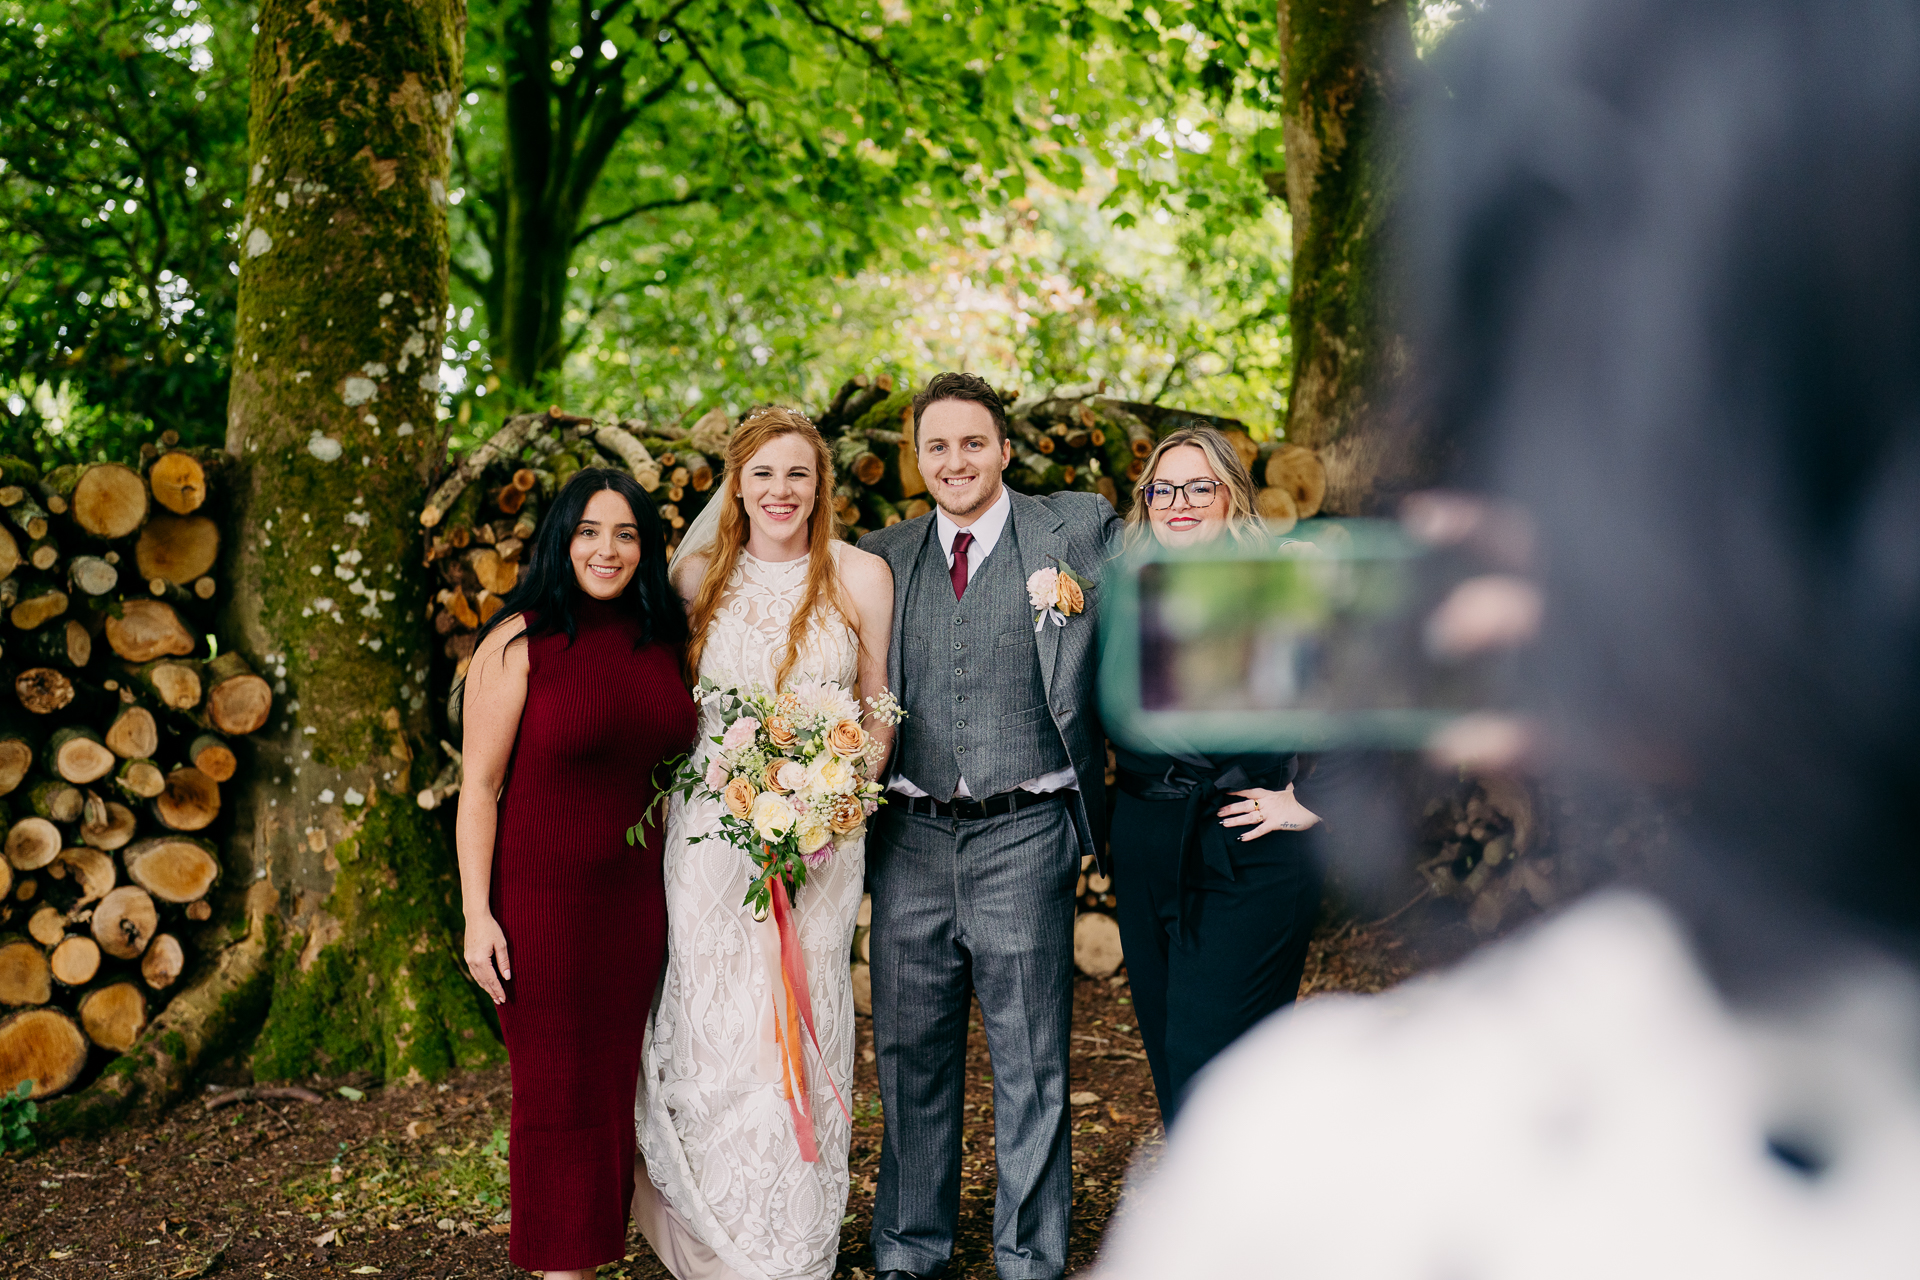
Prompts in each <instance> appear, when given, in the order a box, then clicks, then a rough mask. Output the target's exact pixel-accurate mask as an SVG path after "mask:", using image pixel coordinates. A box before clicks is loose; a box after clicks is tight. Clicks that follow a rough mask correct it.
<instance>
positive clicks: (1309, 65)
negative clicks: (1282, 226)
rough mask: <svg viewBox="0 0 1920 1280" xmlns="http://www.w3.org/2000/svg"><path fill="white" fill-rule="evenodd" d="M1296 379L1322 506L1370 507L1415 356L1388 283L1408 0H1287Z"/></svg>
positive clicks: (1299, 415) (1282, 12)
mask: <svg viewBox="0 0 1920 1280" xmlns="http://www.w3.org/2000/svg"><path fill="white" fill-rule="evenodd" d="M1279 20H1280V21H1279V25H1280V46H1281V52H1282V55H1283V57H1284V58H1285V60H1286V79H1285V89H1284V94H1283V96H1284V101H1283V104H1282V109H1283V111H1284V119H1283V125H1284V134H1285V142H1286V155H1287V205H1288V208H1289V210H1290V211H1291V213H1292V215H1293V289H1292V298H1291V301H1290V303H1289V305H1288V320H1289V323H1290V327H1291V329H1292V334H1293V389H1292V394H1291V396H1290V398H1289V400H1288V404H1287V424H1286V431H1287V438H1288V439H1290V440H1293V441H1295V442H1297V443H1300V444H1304V445H1307V446H1309V447H1312V448H1315V449H1318V450H1320V452H1321V456H1322V458H1323V460H1324V461H1325V462H1326V465H1327V481H1328V488H1327V502H1326V508H1325V509H1326V510H1327V511H1328V512H1329V513H1332V514H1342V515H1355V514H1362V513H1365V512H1368V511H1369V510H1370V509H1371V508H1372V506H1373V500H1374V498H1375V495H1376V489H1377V486H1378V485H1379V483H1380V481H1381V480H1382V479H1383V472H1385V471H1386V470H1388V469H1392V468H1394V467H1395V465H1396V463H1397V461H1398V460H1397V459H1394V458H1392V457H1391V456H1390V455H1389V449H1388V445H1389V442H1390V441H1391V440H1392V439H1393V438H1394V433H1392V432H1390V431H1388V430H1387V429H1386V423H1385V421H1384V418H1385V416H1386V414H1387V412H1389V407H1390V401H1391V395H1392V388H1393V386H1394V383H1395V382H1396V380H1397V379H1398V378H1399V376H1400V374H1401V372H1402V368H1403V366H1404V364H1405V362H1406V355H1405V353H1404V350H1403V348H1402V344H1401V341H1400V339H1399V337H1398V336H1397V334H1396V333H1395V327H1396V326H1395V323H1394V317H1393V314H1392V305H1391V294H1390V291H1389V289H1388V288H1387V287H1386V285H1387V268H1388V265H1389V264H1388V263H1387V261H1386V257H1387V254H1386V249H1387V237H1386V235H1385V228H1386V222H1387V218H1388V214H1389V212H1390V209H1391V206H1392V203H1393V201H1394V199H1395V196H1396V194H1397V188H1398V185H1399V181H1400V171H1401V162H1400V153H1401V147H1402V145H1403V136H1402V130H1401V127H1400V114H1401V107H1402V104H1403V101H1404V99H1405V97H1406V91H1405V86H1406V83H1407V80H1408V77H1409V76H1410V75H1411V74H1412V73H1413V71H1414V68H1415V66H1416V62H1415V59H1414V55H1413V36H1412V30H1411V27H1410V25H1409V22H1408V18H1407V9H1406V6H1405V5H1403V4H1401V3H1399V0H1280V6H1279Z"/></svg>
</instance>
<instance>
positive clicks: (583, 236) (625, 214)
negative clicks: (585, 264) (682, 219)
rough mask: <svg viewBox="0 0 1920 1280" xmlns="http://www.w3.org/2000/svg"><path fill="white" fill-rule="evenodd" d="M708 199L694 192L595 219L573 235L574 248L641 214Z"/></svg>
mask: <svg viewBox="0 0 1920 1280" xmlns="http://www.w3.org/2000/svg"><path fill="white" fill-rule="evenodd" d="M709 198H710V195H709V193H708V192H705V191H694V192H690V193H689V194H687V195H684V196H678V197H675V198H674V199H672V200H649V201H648V202H647V203H645V204H637V205H634V206H633V207H632V208H631V209H624V210H622V211H621V212H619V213H616V214H611V215H609V216H608V217H605V218H598V219H595V220H594V221H593V222H590V223H588V224H587V225H586V226H584V227H582V228H581V229H580V230H579V232H578V233H576V234H575V235H574V237H573V243H574V245H575V246H576V247H578V246H579V245H582V244H585V243H586V241H587V237H589V236H592V235H596V234H598V233H599V232H602V231H605V230H607V229H608V228H609V227H617V226H619V225H620V224H621V223H623V222H625V221H626V220H627V219H629V218H636V217H638V216H640V215H641V214H643V213H652V212H653V211H654V210H656V209H679V208H684V207H685V206H687V205H690V204H699V203H700V202H701V201H702V200H706V199H709Z"/></svg>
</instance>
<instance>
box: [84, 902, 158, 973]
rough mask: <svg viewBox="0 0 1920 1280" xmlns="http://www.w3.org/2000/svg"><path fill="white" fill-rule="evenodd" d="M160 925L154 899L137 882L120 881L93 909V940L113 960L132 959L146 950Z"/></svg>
mask: <svg viewBox="0 0 1920 1280" xmlns="http://www.w3.org/2000/svg"><path fill="white" fill-rule="evenodd" d="M159 924H160V915H159V913H158V912H157V911H156V910H155V909H154V905H153V898H152V897H150V896H149V895H148V893H147V891H146V890H145V889H142V888H140V887H139V886H137V885H130V884H123V885H121V886H120V887H119V888H118V889H115V890H114V891H113V892H112V893H109V894H108V895H107V896H106V897H104V898H102V899H101V900H100V905H99V906H97V907H95V908H94V910H93V940H94V941H95V942H98V943H99V944H100V949H101V950H102V951H104V952H106V953H107V954H108V955H110V956H112V957H113V958H114V959H116V960H132V959H134V958H135V957H136V956H138V955H139V954H140V953H141V952H143V951H145V950H146V949H147V943H149V942H151V941H152V940H153V935H154V932H155V930H156V929H158V927H159Z"/></svg>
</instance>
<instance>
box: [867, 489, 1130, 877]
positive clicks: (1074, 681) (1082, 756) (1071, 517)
mask: <svg viewBox="0 0 1920 1280" xmlns="http://www.w3.org/2000/svg"><path fill="white" fill-rule="evenodd" d="M1007 494H1008V496H1009V497H1010V498H1011V499H1012V504H1013V511H1012V514H1011V516H1010V517H1009V519H1011V521H1012V522H1013V529H1014V534H1015V536H1016V538H1017V539H1018V541H1019V544H1020V580H1021V582H1022V583H1023V584H1024V583H1025V581H1026V579H1027V578H1028V577H1030V576H1032V575H1033V573H1034V572H1035V571H1036V570H1039V569H1046V568H1052V567H1054V566H1055V564H1056V562H1059V563H1064V564H1066V565H1068V566H1070V567H1071V568H1072V569H1073V570H1074V572H1076V573H1078V574H1079V575H1080V576H1081V577H1082V578H1084V579H1086V581H1087V582H1089V583H1091V584H1092V585H1091V586H1089V587H1088V588H1087V593H1086V594H1087V609H1086V612H1085V613H1083V614H1079V615H1076V616H1074V617H1072V618H1069V619H1067V623H1066V625H1065V626H1063V627H1056V626H1054V625H1053V624H1052V623H1051V622H1049V623H1048V624H1047V625H1046V626H1044V627H1042V628H1041V629H1040V633H1039V635H1038V636H1037V637H1035V639H1036V640H1037V642H1038V644H1039V650H1040V676H1041V679H1042V681H1043V682H1044V683H1045V685H1046V690H1047V705H1048V707H1049V708H1050V709H1051V710H1052V713H1053V723H1054V726H1055V727H1056V728H1058V729H1059V731H1060V739H1061V741H1062V742H1063V743H1065V744H1066V748H1067V757H1068V759H1070V760H1071V761H1072V762H1073V771H1074V774H1075V775H1076V776H1077V777H1078V778H1079V780H1080V794H1079V799H1078V803H1077V804H1076V805H1075V809H1076V811H1077V812H1076V815H1075V816H1076V825H1077V826H1078V827H1079V830H1080V838H1081V842H1082V845H1083V848H1084V852H1086V853H1090V854H1092V855H1094V857H1095V858H1097V859H1099V860H1100V863H1101V865H1102V866H1104V865H1105V863H1106V847H1107V787H1106V772H1107V750H1106V748H1107V740H1106V734H1105V733H1104V732H1103V731H1102V730H1101V727H1100V707H1099V702H1098V694H1097V689H1098V682H1097V680H1096V679H1095V676H1096V673H1097V668H1098V664H1099V659H1100V645H1099V637H1098V635H1097V631H1098V625H1097V616H1098V611H1099V601H1100V574H1101V571H1102V569H1103V568H1104V567H1105V565H1106V561H1107V556H1108V554H1109V552H1110V549H1111V548H1112V546H1113V545H1114V544H1115V540H1116V539H1117V538H1118V537H1119V536H1120V530H1121V521H1120V517H1119V515H1118V514H1116V513H1115V511H1114V509H1113V505H1112V504H1111V503H1109V502H1108V501H1107V500H1106V499H1105V498H1103V497H1101V496H1100V495H1099V494H1097V493H1072V492H1063V493H1050V494H1047V495H1046V496H1045V497H1039V498H1036V497H1030V496H1028V495H1027V494H1024V493H1018V492H1016V491H1014V490H1013V489H1008V490H1007ZM934 519H935V517H934V515H933V513H931V512H929V513H928V514H926V515H924V516H920V517H918V518H917V519H913V520H905V521H902V522H901V523H899V524H896V525H892V526H889V527H888V528H885V529H876V530H874V531H873V532H872V533H870V534H868V535H867V536H866V537H864V538H862V539H860V549H861V550H863V551H871V552H873V553H874V554H875V555H877V556H880V557H882V558H883V559H885V560H886V562H887V564H888V566H889V567H890V568H891V569H892V570H893V642H892V645H891V646H890V649H889V652H888V654H887V685H888V687H889V688H891V689H893V690H894V691H895V692H896V693H901V692H902V686H901V661H900V643H901V637H902V635H903V634H904V633H905V625H904V622H905V615H906V607H907V596H908V591H909V589H910V588H911V587H912V585H913V574H914V572H915V570H916V569H918V567H919V565H920V560H921V553H922V551H923V550H924V548H925V546H926V542H927V539H928V538H930V537H932V536H933V529H934Z"/></svg>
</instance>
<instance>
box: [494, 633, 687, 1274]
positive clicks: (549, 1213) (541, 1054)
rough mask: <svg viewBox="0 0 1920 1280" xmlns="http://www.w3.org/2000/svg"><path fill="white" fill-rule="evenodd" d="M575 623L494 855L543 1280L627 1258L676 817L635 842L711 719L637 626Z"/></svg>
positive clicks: (533, 1259)
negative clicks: (640, 1097) (700, 723)
mask: <svg viewBox="0 0 1920 1280" xmlns="http://www.w3.org/2000/svg"><path fill="white" fill-rule="evenodd" d="M575 619H576V621H577V623H578V634H577V635H576V636H575V638H574V640H573V642H572V643H571V644H569V643H568V641H567V637H566V634H565V633H564V632H559V633H555V634H550V635H542V636H537V637H535V638H534V639H532V640H531V641H529V642H528V646H527V662H528V669H527V701H526V708H525V710H524V711H522V712H521V716H520V733H519V737H518V738H517V740H516V741H515V743H514V751H513V764H512V768H511V772H510V773H509V775H508V781H507V790H506V795H505V797H504V798H503V799H502V800H501V802H500V810H499V812H500V819H499V828H498V830H499V835H498V839H497V840H496V842H495V845H494V854H493V892H492V899H493V914H494V918H495V919H496V920H498V921H499V922H500V927H501V929H502V930H503V931H504V932H505V933H506V935H507V948H508V952H507V954H508V956H509V957H510V958H511V960H512V962H513V981H511V982H509V983H507V984H506V989H507V1002H506V1003H505V1004H504V1005H501V1006H500V1009H499V1012H500V1027H501V1030H502V1031H503V1032H504V1033H505V1035H506V1041H507V1059H508V1062H509V1064H510V1066H511V1069H512V1074H513V1118H512V1120H511V1122H510V1124H511V1128H510V1130H509V1139H508V1141H509V1146H508V1166H509V1174H510V1183H511V1189H512V1210H513V1218H512V1229H511V1234H510V1236H509V1238H508V1245H507V1256H508V1257H509V1258H510V1259H511V1260H512V1261H513V1263H514V1265H516V1266H519V1267H524V1268H526V1269H527V1270H529V1271H559V1270H571V1269H574V1268H582V1267H592V1266H598V1265H599V1264H601V1263H604V1262H609V1261H612V1260H613V1259H615V1258H618V1257H620V1256H621V1255H622V1254H624V1253H626V1252H627V1244H626V1240H627V1211H628V1205H629V1203H630V1202H631V1201H632V1199H633V1157H634V1132H633V1113H634V1087H635V1085H636V1083H637V1082H638V1080H639V1075H640V1042H641V1038H642V1036H643V1035H644V1034H645V1032H646V1024H647V1012H648V1010H649V1009H650V1008H651V1006H652V1004H653V994H654V988H655V987H656V986H657V985H658V983H659V978H660V970H661V967H662V966H663V965H664V964H665V963H666V948H667V901H666V886H665V884H664V883H663V881H662V879H661V869H660V868H661V861H660V860H661V852H662V846H663V844H664V842H665V831H664V828H665V825H666V822H665V817H664V813H663V814H661V815H659V816H658V817H657V819H656V820H655V821H654V822H653V823H651V824H650V825H649V827H648V829H647V841H646V844H645V846H644V847H638V846H630V845H628V844H627V841H626V834H625V833H626V830H627V828H628V827H630V826H632V825H633V824H634V823H635V822H637V821H639V820H640V816H641V813H642V811H643V810H644V809H645V808H646V806H647V805H648V804H649V803H651V802H652V801H653V799H654V796H655V795H656V789H655V788H656V783H657V782H660V781H665V780H666V771H665V770H664V769H659V768H658V766H660V764H661V763H662V762H663V761H665V760H668V759H670V758H672V757H674V756H676V755H679V754H680V753H681V752H683V751H685V750H687V748H688V747H689V746H690V745H691V744H692V742H693V738H694V733H695V730H696V723H697V722H696V720H695V717H694V707H693V700H692V698H691V697H690V696H689V695H688V693H687V689H686V686H685V685H684V684H683V683H682V682H681V679H680V670H679V654H678V653H676V652H675V651H674V650H673V649H671V648H669V647H667V646H665V645H659V644H654V645H648V646H646V647H645V648H641V649H635V648H634V646H633V642H634V638H635V636H636V634H637V628H636V626H635V624H634V623H633V622H632V621H631V620H630V619H628V618H626V617H624V616H623V615H622V614H621V613H620V612H619V611H617V610H616V609H615V607H613V606H611V605H608V604H603V603H601V602H599V601H596V600H593V599H591V598H586V597H581V598H580V599H579V600H578V601H577V603H576V606H575ZM656 770H657V771H658V772H657V774H656Z"/></svg>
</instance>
